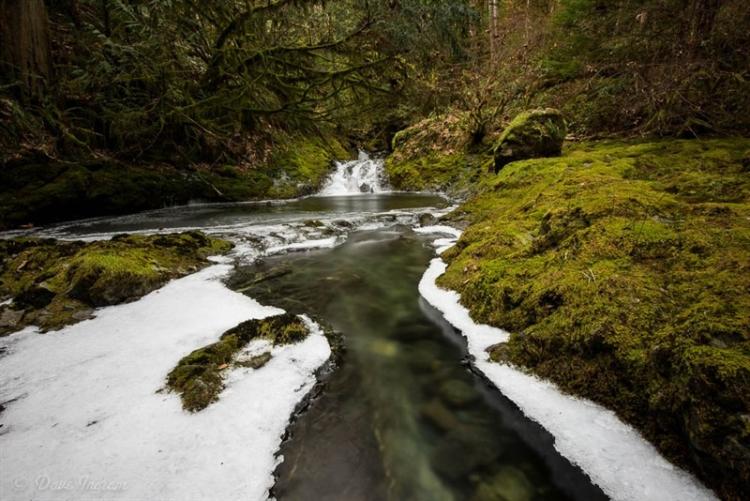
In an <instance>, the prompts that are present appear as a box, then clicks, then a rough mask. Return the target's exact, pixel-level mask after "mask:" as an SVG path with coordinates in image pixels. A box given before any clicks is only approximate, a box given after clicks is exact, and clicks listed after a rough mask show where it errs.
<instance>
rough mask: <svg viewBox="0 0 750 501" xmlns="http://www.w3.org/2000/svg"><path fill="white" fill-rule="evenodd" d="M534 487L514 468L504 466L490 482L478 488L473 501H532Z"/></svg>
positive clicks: (483, 483)
mask: <svg viewBox="0 0 750 501" xmlns="http://www.w3.org/2000/svg"><path fill="white" fill-rule="evenodd" d="M533 498H534V486H533V485H532V484H531V482H530V481H529V479H528V478H526V475H525V474H524V473H523V472H522V471H521V470H519V469H518V468H516V467H514V466H503V467H502V468H501V469H500V470H499V471H498V472H497V473H496V474H495V475H493V476H492V477H491V478H490V479H489V480H487V481H485V482H482V483H480V484H479V486H478V487H477V490H476V492H475V493H474V495H473V496H472V498H471V501H531V500H532V499H533Z"/></svg>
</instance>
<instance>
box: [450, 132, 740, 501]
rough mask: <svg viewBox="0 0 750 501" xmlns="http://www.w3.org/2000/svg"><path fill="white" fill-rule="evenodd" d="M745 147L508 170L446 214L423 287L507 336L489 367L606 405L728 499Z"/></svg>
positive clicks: (589, 150) (736, 402)
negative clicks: (435, 263)
mask: <svg viewBox="0 0 750 501" xmlns="http://www.w3.org/2000/svg"><path fill="white" fill-rule="evenodd" d="M748 146H750V140H747V139H725V140H709V141H658V142H651V143H640V144H639V143H622V142H619V143H618V142H599V143H584V144H581V145H576V146H574V147H572V148H570V149H568V151H566V152H565V154H564V156H562V157H560V158H553V159H539V160H527V161H521V162H514V163H511V164H509V165H508V166H507V167H505V168H504V169H503V170H502V171H501V172H500V173H499V174H498V175H496V176H488V177H486V178H485V179H483V180H482V182H481V183H480V184H479V185H478V186H477V187H476V193H477V194H476V195H475V196H474V197H473V198H472V199H470V200H469V201H468V202H466V203H465V204H464V205H463V206H462V207H461V208H460V210H459V212H460V213H461V214H463V217H464V218H465V219H467V220H468V222H469V223H470V225H469V227H468V229H467V230H466V231H465V232H464V234H463V236H462V238H461V239H460V240H459V242H458V244H457V245H456V247H454V248H453V249H451V250H450V251H448V252H447V253H446V254H445V258H446V259H447V260H448V261H449V266H448V269H447V272H446V273H445V275H443V276H442V277H441V278H440V280H439V283H440V284H441V285H442V286H444V287H448V288H451V289H455V290H457V291H459V292H460V293H461V298H462V302H463V303H464V304H465V305H466V306H467V307H469V308H470V310H471V313H472V316H473V317H474V318H475V320H477V321H480V322H485V323H489V324H492V325H496V326H499V327H503V328H505V329H507V330H509V331H511V332H512V333H513V334H512V335H511V338H510V341H509V342H508V343H507V344H504V345H500V346H496V347H494V349H493V351H492V357H493V359H495V360H498V361H501V360H502V361H510V362H512V363H514V364H518V365H521V366H525V367H528V368H530V369H531V370H532V371H534V372H535V373H537V374H539V375H540V376H542V377H545V378H550V379H552V380H553V381H555V382H556V383H557V384H558V385H560V386H561V387H562V388H563V389H565V390H567V391H570V392H572V393H575V394H578V395H583V396H585V397H588V398H591V399H593V400H596V401H598V402H601V403H603V404H604V405H606V406H608V407H610V408H612V409H614V410H616V411H617V412H618V413H619V414H620V415H621V416H622V417H623V418H625V419H626V420H628V421H629V422H631V423H632V424H634V425H635V426H636V427H638V428H639V429H640V430H641V431H642V432H643V433H644V434H645V435H646V436H647V437H648V438H649V439H650V440H652V441H653V442H654V444H656V445H657V446H658V447H659V448H660V449H661V450H662V451H663V452H664V453H665V454H667V455H668V456H669V457H670V458H671V459H672V460H674V461H676V462H677V463H679V464H681V465H683V466H686V467H688V468H690V469H692V470H693V471H695V472H697V473H698V474H699V475H700V476H701V477H702V478H703V479H704V480H705V481H706V482H707V483H708V484H709V485H712V486H713V487H715V488H716V489H717V490H718V492H719V493H721V494H722V495H724V496H726V497H728V498H731V497H732V496H736V495H737V494H738V493H739V492H740V488H741V486H742V485H747V484H748V483H750V468H749V467H748V465H750V453H748V451H750V442H749V440H750V434H749V433H748V430H747V425H746V423H745V421H743V420H742V419H740V418H739V416H743V415H744V416H746V415H748V414H750V376H749V375H750V294H748V291H750V178H748V176H747V173H746V172H745V170H744V169H745V167H744V164H743V158H745V156H744V155H745V152H746V151H747V148H748Z"/></svg>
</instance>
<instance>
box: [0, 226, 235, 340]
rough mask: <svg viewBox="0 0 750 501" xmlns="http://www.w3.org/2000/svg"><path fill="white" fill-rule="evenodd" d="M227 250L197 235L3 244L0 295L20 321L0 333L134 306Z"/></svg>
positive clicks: (50, 325) (218, 242)
mask: <svg viewBox="0 0 750 501" xmlns="http://www.w3.org/2000/svg"><path fill="white" fill-rule="evenodd" d="M231 247H232V245H231V244H230V243H229V242H226V241H224V240H218V239H214V238H209V237H207V236H206V235H204V234H203V233H200V232H197V231H191V232H185V233H178V234H170V235H155V236H136V235H119V236H116V237H114V238H113V239H112V240H110V241H99V242H89V243H83V242H57V241H55V240H38V239H12V240H4V241H2V242H0V257H2V270H1V272H0V295H2V296H3V297H13V298H15V301H14V304H13V306H12V308H13V309H15V310H19V311H21V312H22V317H21V319H20V321H16V322H13V323H9V324H7V325H0V334H8V333H10V332H13V331H15V330H18V329H20V328H22V327H24V326H26V325H32V324H33V325H38V326H39V327H41V328H42V330H43V331H46V330H53V329H59V328H61V327H63V326H64V325H67V324H70V323H73V322H76V321H78V320H81V319H82V318H87V317H88V316H90V315H91V310H92V308H94V307H97V306H105V305H111V304H118V303H122V302H126V301H132V300H134V299H137V298H139V297H141V296H143V295H144V294H147V293H148V292H151V291H152V290H154V289H156V288H158V287H160V286H162V285H163V284H164V283H166V282H167V281H168V280H170V279H172V278H175V277H179V276H182V275H185V274H187V273H190V272H192V271H196V270H197V269H198V268H200V267H202V266H205V265H206V264H208V261H207V260H206V257H208V256H211V255H217V254H224V253H226V252H228V251H229V250H230V249H231ZM3 308H11V307H10V306H5V307H3Z"/></svg>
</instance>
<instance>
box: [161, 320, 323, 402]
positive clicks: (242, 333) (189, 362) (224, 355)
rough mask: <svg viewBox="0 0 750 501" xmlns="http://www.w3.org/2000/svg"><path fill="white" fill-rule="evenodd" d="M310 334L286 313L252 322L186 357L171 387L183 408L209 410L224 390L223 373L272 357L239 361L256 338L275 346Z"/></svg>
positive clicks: (172, 374)
mask: <svg viewBox="0 0 750 501" xmlns="http://www.w3.org/2000/svg"><path fill="white" fill-rule="evenodd" d="M308 334H309V330H308V329H307V326H306V325H305V324H304V322H302V320H300V318H299V317H297V316H295V315H292V314H288V313H285V314H283V315H278V316H275V317H269V318H265V319H262V320H248V321H246V322H243V323H241V324H239V325H238V326H236V327H234V328H232V329H230V330H228V331H227V332H225V333H224V334H222V335H221V338H219V341H217V342H216V343H213V344H210V345H208V346H205V347H203V348H199V349H197V350H195V351H193V352H192V353H190V354H189V355H187V356H185V357H183V358H182V359H181V360H180V361H179V362H178V364H177V366H176V367H175V368H174V369H172V371H171V372H170V373H169V375H168V376H167V388H169V389H170V390H171V391H175V392H177V393H179V394H180V398H181V399H182V406H183V408H184V409H185V410H187V411H190V412H197V411H200V410H203V409H205V408H206V407H208V406H209V405H210V404H211V403H212V402H215V401H216V400H218V398H219V394H220V393H221V391H222V390H223V389H224V383H223V377H222V371H223V370H224V369H226V368H228V367H229V365H230V364H232V363H235V364H236V365H238V366H241V367H248V366H249V367H253V368H255V369H258V368H260V367H262V366H264V365H265V364H266V363H267V362H268V361H269V360H270V358H271V355H270V353H263V354H261V355H259V356H257V357H252V358H251V359H250V360H237V361H235V357H236V355H237V353H238V352H239V351H240V350H242V349H243V348H244V347H245V346H247V344H248V343H249V342H250V341H252V340H253V339H259V338H264V339H268V340H270V341H271V342H272V343H273V344H274V345H279V344H291V343H296V342H299V341H302V340H303V339H304V338H305V337H307V335H308Z"/></svg>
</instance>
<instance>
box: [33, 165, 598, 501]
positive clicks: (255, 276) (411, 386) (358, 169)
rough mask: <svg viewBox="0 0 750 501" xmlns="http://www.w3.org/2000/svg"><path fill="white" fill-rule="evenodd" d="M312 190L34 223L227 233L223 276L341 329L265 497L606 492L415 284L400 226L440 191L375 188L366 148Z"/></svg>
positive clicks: (422, 258)
mask: <svg viewBox="0 0 750 501" xmlns="http://www.w3.org/2000/svg"><path fill="white" fill-rule="evenodd" d="M322 195H325V196H318V197H310V198H304V199H300V200H295V201H290V202H284V203H276V202H274V203H270V202H269V203H246V204H224V205H215V204H214V205H194V206H188V207H180V208H172V209H164V210H158V211H152V212H147V213H142V214H136V215H131V216H124V217H117V218H99V219H92V220H88V221H80V222H74V223H67V224H61V225H57V226H55V227H51V228H48V229H45V230H43V231H40V232H37V233H38V234H41V235H46V236H53V237H58V238H91V239H95V238H104V237H107V236H110V235H111V234H112V233H117V232H141V233H150V232H158V231H167V230H185V229H202V230H204V231H206V232H208V233H212V234H217V235H222V236H226V237H227V238H231V239H232V240H233V241H234V242H235V243H236V244H237V247H236V252H235V256H236V258H237V259H236V263H237V266H236V269H235V272H234V273H233V275H232V276H231V277H230V278H229V280H228V285H229V286H230V287H231V288H233V289H235V290H237V291H241V292H243V293H245V294H247V295H249V296H251V297H253V298H255V299H257V300H259V301H260V302H261V303H264V304H268V305H273V306H279V307H281V308H284V309H286V310H288V311H291V312H296V313H306V314H308V315H310V316H313V317H315V318H316V319H318V320H319V321H320V322H321V323H322V324H323V325H327V326H330V327H331V328H332V329H333V330H335V331H336V332H337V333H339V335H340V337H341V339H342V344H343V349H342V350H341V355H340V357H339V361H338V363H337V364H336V367H335V369H334V370H332V371H331V372H330V374H328V375H327V376H326V377H325V378H324V381H323V385H322V390H321V391H320V393H319V394H318V396H317V397H315V398H313V399H311V401H310V403H309V407H308V409H307V410H306V411H305V412H303V413H301V414H300V415H299V416H298V418H297V419H296V420H295V421H294V423H293V424H292V425H291V426H290V429H289V438H288V440H286V441H285V442H284V444H283V446H282V450H281V451H280V454H281V456H283V458H284V461H283V462H282V463H281V464H280V466H279V467H278V470H277V484H276V486H275V488H274V490H273V495H274V496H276V497H277V498H278V499H290V500H297V499H299V500H303V499H304V500H309V499H321V500H323V499H334V500H347V501H348V500H371V499H372V500H381V499H394V500H401V499H415V500H422V499H424V500H436V501H439V500H450V499H473V500H477V501H479V500H506V501H531V500H541V499H545V500H563V499H580V500H598V499H605V496H604V495H603V494H602V492H601V491H600V490H599V489H598V488H597V487H595V486H594V485H593V484H591V482H590V481H589V479H588V477H587V476H586V475H585V474H583V473H582V472H581V471H580V470H578V469H577V468H576V467H574V466H572V465H571V464H570V463H569V462H568V461H567V460H566V459H564V458H563V457H561V456H560V455H559V454H558V453H557V452H556V451H555V449H554V447H553V439H552V437H551V436H550V435H549V434H548V433H547V432H546V431H545V430H543V429H542V428H540V427H539V426H538V425H536V424H535V423H533V422H532V421H530V420H528V419H527V418H525V417H524V415H523V414H522V413H521V412H520V411H519V410H518V409H517V408H516V407H515V406H514V405H513V404H512V403H511V402H510V401H508V400H507V399H505V398H504V397H503V396H502V394H500V393H499V392H498V391H497V390H496V389H494V388H493V387H491V386H490V385H488V384H487V383H485V381H484V380H483V379H481V378H480V377H478V376H477V375H475V374H474V373H473V372H472V371H471V369H470V363H469V361H468V360H467V353H466V347H465V343H464V341H463V338H462V337H461V336H460V334H459V333H457V332H455V331H454V330H453V329H452V328H451V327H450V326H449V325H448V324H447V323H446V322H445V321H444V320H443V319H442V317H441V315H440V314H439V313H438V312H437V311H436V310H433V309H432V308H431V307H430V306H428V305H427V304H426V303H425V302H424V301H423V300H421V299H420V297H419V293H418V291H417V283H418V281H419V279H420V277H421V276H422V274H423V273H424V271H425V269H426V268H427V265H428V262H429V260H430V258H431V257H433V255H434V250H433V248H432V247H431V246H430V243H429V241H428V239H427V237H426V236H424V235H419V234H417V233H415V232H414V231H413V230H412V227H414V226H416V225H418V224H419V220H420V219H422V217H421V216H424V215H425V214H427V213H429V214H439V213H440V212H445V211H446V210H447V206H448V202H447V201H446V200H444V199H443V198H440V197H436V196H429V195H418V194H398V193H389V192H387V191H386V185H385V183H384V182H383V178H382V162H381V161H379V160H373V159H370V158H369V157H367V156H366V155H362V156H361V157H360V159H359V160H357V161H354V162H346V163H340V164H338V166H337V169H336V171H335V172H334V173H333V175H332V176H331V178H330V179H329V181H328V183H327V184H326V185H325V187H324V189H323V191H322ZM431 217H432V216H428V219H429V218H431ZM294 250H298V251H299V250H302V251H304V252H289V251H294ZM248 447H250V448H251V447H252V444H248Z"/></svg>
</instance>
